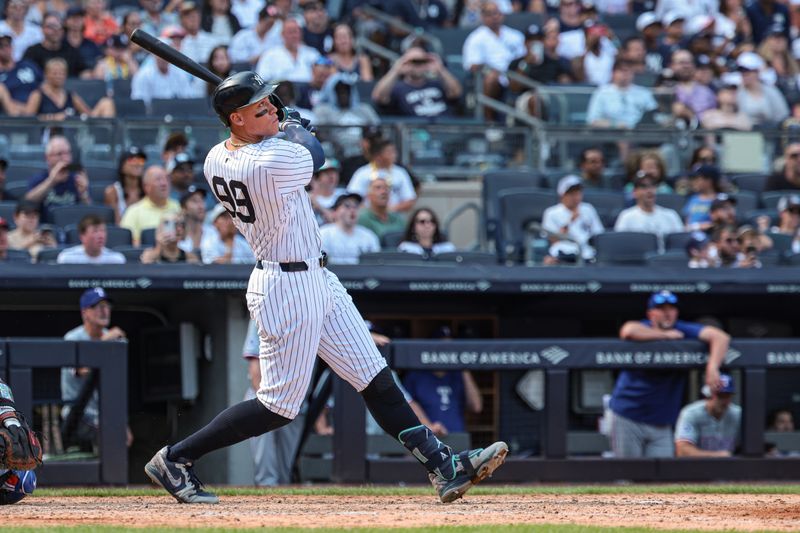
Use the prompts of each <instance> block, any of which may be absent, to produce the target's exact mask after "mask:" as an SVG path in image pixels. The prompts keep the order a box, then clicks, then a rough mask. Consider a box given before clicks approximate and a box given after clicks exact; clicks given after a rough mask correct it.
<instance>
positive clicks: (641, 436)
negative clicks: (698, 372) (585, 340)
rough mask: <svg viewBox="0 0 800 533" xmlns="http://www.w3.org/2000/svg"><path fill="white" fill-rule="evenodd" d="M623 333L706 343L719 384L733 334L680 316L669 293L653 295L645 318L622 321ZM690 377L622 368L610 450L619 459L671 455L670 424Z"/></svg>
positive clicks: (714, 383)
mask: <svg viewBox="0 0 800 533" xmlns="http://www.w3.org/2000/svg"><path fill="white" fill-rule="evenodd" d="M619 336H620V338H621V339H623V340H629V341H640V342H645V341H657V340H681V339H699V340H701V341H703V342H705V343H707V344H708V363H707V364H706V369H705V381H706V384H707V385H708V386H709V388H710V389H711V390H712V391H716V390H719V388H720V373H719V367H720V365H721V364H722V362H723V360H724V359H725V354H726V353H727V351H728V346H729V344H730V336H729V335H728V334H727V333H725V332H724V331H722V330H721V329H719V328H716V327H714V326H705V325H703V324H698V323H696V322H685V321H682V320H678V297H677V296H675V294H673V293H672V292H670V291H660V292H656V293H653V294H652V295H651V296H650V299H649V300H648V302H647V319H645V320H641V321H638V320H631V321H628V322H626V323H625V324H623V325H622V328H621V329H620V332H619ZM685 383H686V375H685V372H683V371H673V370H667V369H656V370H623V371H622V372H620V375H619V377H618V378H617V383H616V385H615V387H614V392H613V393H612V396H611V405H610V407H611V411H612V422H611V435H610V436H611V448H612V450H613V451H614V456H615V457H625V458H637V457H673V456H674V455H675V444H674V439H673V434H672V428H673V426H674V425H675V421H676V420H677V418H678V414H679V412H680V409H681V404H682V403H683V393H684V387H685Z"/></svg>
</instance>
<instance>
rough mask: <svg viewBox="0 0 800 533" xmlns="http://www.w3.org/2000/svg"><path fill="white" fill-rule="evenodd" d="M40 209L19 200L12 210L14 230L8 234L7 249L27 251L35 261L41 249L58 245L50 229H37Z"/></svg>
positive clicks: (29, 202) (35, 205)
mask: <svg viewBox="0 0 800 533" xmlns="http://www.w3.org/2000/svg"><path fill="white" fill-rule="evenodd" d="M40 213H41V208H40V207H39V204H37V203H36V202H31V201H30V200H20V201H19V202H17V206H16V207H15V208H14V225H15V226H16V228H15V229H14V230H13V231H10V232H9V233H8V247H9V248H13V249H15V250H27V251H28V253H29V254H31V258H32V259H36V256H37V255H39V251H40V250H41V249H42V248H52V247H53V246H56V244H58V243H57V242H56V237H55V234H54V233H53V230H52V229H51V228H41V227H39V219H40Z"/></svg>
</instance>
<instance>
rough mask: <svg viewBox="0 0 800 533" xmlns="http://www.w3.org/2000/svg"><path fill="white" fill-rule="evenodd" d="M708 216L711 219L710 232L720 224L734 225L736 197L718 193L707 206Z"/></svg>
mask: <svg viewBox="0 0 800 533" xmlns="http://www.w3.org/2000/svg"><path fill="white" fill-rule="evenodd" d="M708 216H709V217H710V219H711V227H710V228H709V231H711V232H713V231H714V229H716V228H718V227H720V226H734V225H736V197H735V196H729V195H727V194H725V193H720V194H718V195H717V197H716V198H714V200H713V201H712V202H711V205H710V206H709V208H708Z"/></svg>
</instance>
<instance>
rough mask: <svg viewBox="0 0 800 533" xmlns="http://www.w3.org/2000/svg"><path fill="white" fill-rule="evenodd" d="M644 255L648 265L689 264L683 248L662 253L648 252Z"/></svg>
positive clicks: (685, 265) (684, 265)
mask: <svg viewBox="0 0 800 533" xmlns="http://www.w3.org/2000/svg"><path fill="white" fill-rule="evenodd" d="M644 257H645V261H646V262H647V265H648V266H676V267H677V266H683V267H687V268H688V265H689V256H688V255H686V252H685V251H683V250H667V251H666V252H664V253H663V254H660V253H658V252H649V253H647V254H645V256H644Z"/></svg>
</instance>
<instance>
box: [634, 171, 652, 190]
mask: <svg viewBox="0 0 800 533" xmlns="http://www.w3.org/2000/svg"><path fill="white" fill-rule="evenodd" d="M646 183H649V184H651V185H655V184H656V179H655V178H654V177H653V176H651V175H650V174H647V173H646V172H644V171H642V170H640V171H638V172H637V173H636V175H635V176H634V177H633V187H634V188H636V187H641V186H643V185H645V184H646Z"/></svg>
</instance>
